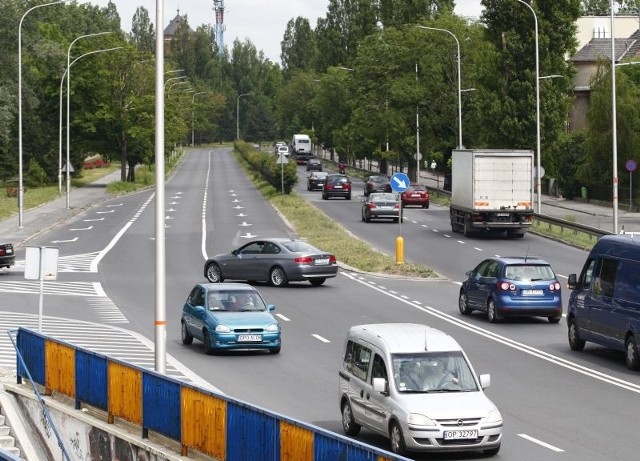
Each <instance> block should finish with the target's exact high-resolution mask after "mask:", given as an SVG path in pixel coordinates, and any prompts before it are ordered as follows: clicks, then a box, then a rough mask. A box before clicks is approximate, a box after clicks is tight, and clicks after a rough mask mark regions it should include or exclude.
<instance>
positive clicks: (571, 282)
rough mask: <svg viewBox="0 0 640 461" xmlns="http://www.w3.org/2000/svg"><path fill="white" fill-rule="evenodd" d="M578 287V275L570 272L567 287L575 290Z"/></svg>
mask: <svg viewBox="0 0 640 461" xmlns="http://www.w3.org/2000/svg"><path fill="white" fill-rule="evenodd" d="M577 287H578V276H577V275H576V274H569V279H568V280H567V288H569V289H570V290H575V289H576V288H577Z"/></svg>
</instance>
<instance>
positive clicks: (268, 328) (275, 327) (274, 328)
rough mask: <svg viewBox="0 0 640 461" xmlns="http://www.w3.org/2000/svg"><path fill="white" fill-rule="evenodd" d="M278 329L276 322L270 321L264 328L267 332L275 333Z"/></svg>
mask: <svg viewBox="0 0 640 461" xmlns="http://www.w3.org/2000/svg"><path fill="white" fill-rule="evenodd" d="M279 329H280V327H279V326H278V324H277V323H272V324H271V325H269V326H268V327H267V328H265V330H266V331H268V332H269V333H276V332H277V331H278V330H279Z"/></svg>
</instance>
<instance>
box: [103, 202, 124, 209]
mask: <svg viewBox="0 0 640 461" xmlns="http://www.w3.org/2000/svg"><path fill="white" fill-rule="evenodd" d="M116 206H122V203H113V204H111V205H107V208H112V207H116Z"/></svg>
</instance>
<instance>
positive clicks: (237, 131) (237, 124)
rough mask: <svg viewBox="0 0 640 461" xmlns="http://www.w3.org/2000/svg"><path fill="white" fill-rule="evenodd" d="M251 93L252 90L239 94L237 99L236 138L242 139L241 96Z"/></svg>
mask: <svg viewBox="0 0 640 461" xmlns="http://www.w3.org/2000/svg"><path fill="white" fill-rule="evenodd" d="M249 95H251V92H249V93H242V94H239V95H238V98H237V99H236V140H237V139H240V98H241V97H243V96H249Z"/></svg>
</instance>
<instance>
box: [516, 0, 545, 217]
mask: <svg viewBox="0 0 640 461" xmlns="http://www.w3.org/2000/svg"><path fill="white" fill-rule="evenodd" d="M516 1H517V2H519V3H522V4H523V5H524V6H526V7H527V8H529V10H531V13H532V14H533V21H534V24H535V34H536V37H535V38H536V213H540V210H541V208H542V196H541V192H542V178H541V177H540V176H542V175H541V174H540V172H541V170H542V168H541V167H540V163H541V161H540V50H539V46H538V15H536V12H535V11H534V9H533V8H532V7H531V5H529V4H528V3H527V2H525V1H524V0H516Z"/></svg>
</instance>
